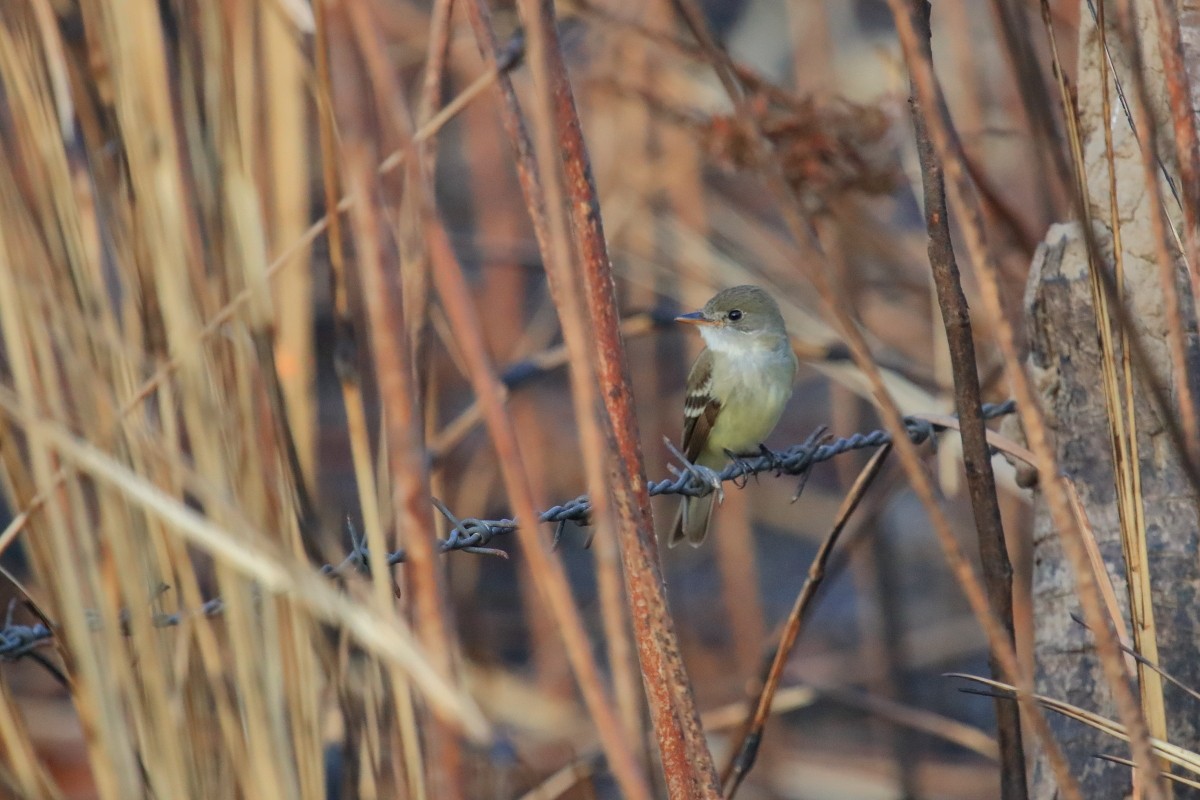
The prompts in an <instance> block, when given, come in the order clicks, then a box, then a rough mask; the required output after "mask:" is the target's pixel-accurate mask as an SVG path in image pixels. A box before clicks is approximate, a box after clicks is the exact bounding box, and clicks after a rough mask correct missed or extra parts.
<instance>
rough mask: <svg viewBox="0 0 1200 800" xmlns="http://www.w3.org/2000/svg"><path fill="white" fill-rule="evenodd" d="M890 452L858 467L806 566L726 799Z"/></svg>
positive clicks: (750, 760)
mask: <svg viewBox="0 0 1200 800" xmlns="http://www.w3.org/2000/svg"><path fill="white" fill-rule="evenodd" d="M891 451H892V448H891V445H885V446H884V447H881V448H880V449H879V450H877V451H876V452H875V455H873V456H871V460H870V461H868V462H867V464H866V466H864V467H863V468H862V471H861V472H860V473H859V474H858V478H857V479H856V480H855V481H854V485H853V486H851V487H850V491H849V492H847V493H846V497H845V498H844V499H843V500H842V505H841V507H840V508H839V509H838V513H837V516H836V517H834V521H833V527H832V528H831V529H830V531H829V535H828V536H826V537H825V540H824V541H823V542H821V546H820V548H819V549H818V550H817V554H816V556H814V557H813V561H812V564H810V565H809V567H808V577H806V578H805V579H804V585H803V586H801V587H800V593H799V594H797V595H796V602H795V603H794V604H793V605H792V611H791V613H790V614H788V619H787V623H786V624H785V626H784V629H783V635H782V636H781V637H780V640H779V645H778V647H776V648H775V657H774V658H773V659H772V661H771V667H770V669H769V670H768V672H767V678H766V680H765V681H764V682H763V685H762V688H761V690H760V691H759V693H758V702H757V703H755V706H754V712H753V714H752V715H751V716H750V718H749V719H748V720H747V722H746V725H745V727H744V729H743V730H742V733H741V736H740V737H739V738H738V741H737V743H736V745H735V746H734V747H733V748H732V750H731V752H732V753H733V760H732V761H730V763H729V765H728V766H727V767H726V768H725V769H724V770H722V776H721V782H722V784H723V785H724V787H725V794H724V796H725V798H727V800H729V799H730V798H733V796H734V795H736V794H737V790H738V787H739V786H741V785H742V781H743V780H745V778H746V775H747V774H749V772H750V770H751V768H752V767H753V766H754V761H755V759H756V758H757V757H758V749H759V746H760V745H761V744H762V737H763V728H764V727H766V724H767V718H768V717H769V716H770V713H771V703H772V701H773V699H774V697H775V691H776V690H777V689H778V688H779V682H780V681H781V680H782V679H783V668H784V666H785V665H786V664H787V661H788V658H789V657H790V656H791V654H792V648H793V647H795V645H796V641H797V639H799V638H800V630H801V626H802V625H803V623H804V618H805V612H806V611H807V610H808V607H809V605H810V604H811V603H812V599H813V597H815V596H816V593H817V589H819V588H820V587H821V583H822V582H823V581H824V579H825V568H826V565H827V564H828V563H829V556H830V555H831V554H832V553H833V548H834V546H835V545H836V544H837V540H838V537H839V536H840V535H841V533H842V531H843V530H845V528H846V523H847V522H849V521H850V515H851V514H853V513H854V510H855V509H856V508H858V504H859V503H860V502H862V499H863V497H864V496H866V493H867V489H869V488H870V487H871V484H872V482H873V481H874V480H875V477H876V476H877V475H878V474H879V471H880V469H881V468H882V467H883V463H884V461H885V460H886V459H887V457H888V454H889V453H891Z"/></svg>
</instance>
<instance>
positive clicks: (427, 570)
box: [344, 3, 463, 797]
mask: <svg viewBox="0 0 1200 800" xmlns="http://www.w3.org/2000/svg"><path fill="white" fill-rule="evenodd" d="M444 10H445V11H446V12H448V11H449V6H448V5H446V7H445V9H444ZM344 11H345V13H346V14H347V16H348V18H349V21H350V27H351V30H352V32H353V35H354V37H355V39H356V42H357V45H358V50H359V53H360V54H361V57H362V59H363V61H364V63H365V65H366V69H367V73H368V74H369V76H370V78H371V83H372V85H374V86H375V89H376V92H375V94H376V98H377V100H376V105H377V107H378V108H379V112H380V114H381V116H384V117H386V118H388V119H390V120H391V123H392V126H393V127H394V128H395V130H396V133H397V134H398V135H399V136H400V137H401V141H402V142H403V144H404V146H405V148H406V150H407V152H409V153H410V154H411V156H412V157H411V158H409V159H408V161H407V167H408V170H407V175H406V178H407V180H406V181H405V199H404V201H402V204H401V211H400V213H401V216H402V217H403V216H404V212H405V210H406V208H408V210H409V213H410V214H413V213H415V214H418V215H419V208H420V206H421V205H422V204H423V203H424V202H427V199H426V198H428V197H430V196H432V179H431V177H430V173H429V171H428V170H427V165H426V163H425V153H424V150H425V148H423V147H422V146H421V145H420V144H414V143H413V140H412V131H413V127H414V126H413V121H412V119H411V118H410V117H409V114H408V110H407V108H406V107H405V105H404V103H403V98H404V95H403V87H401V86H400V84H399V82H398V81H396V80H395V78H394V75H393V71H392V69H391V68H390V65H389V63H388V59H387V57H386V54H385V53H384V51H383V47H382V42H380V41H379V38H378V32H377V30H376V29H375V28H374V27H373V26H372V20H371V19H370V17H368V16H367V15H366V13H365V12H366V8H365V7H364V6H362V5H361V4H355V3H349V4H346V5H345V7H344ZM426 141H427V142H428V140H426ZM357 166H358V167H359V168H360V170H359V172H358V173H357V176H358V180H359V181H360V185H359V191H360V192H364V191H366V188H367V186H369V185H370V184H368V183H366V181H367V180H368V179H369V178H370V169H369V166H368V162H367V160H366V157H365V153H364V154H363V156H362V157H361V158H360V159H359V164H358V165H357ZM360 196H361V195H360ZM364 199H365V198H364ZM361 202H362V200H360V203H361ZM410 203H415V204H416V205H415V206H409V205H408V204H410ZM358 206H359V204H356V209H357V208H358ZM369 219H370V218H369V217H366V216H364V217H363V218H362V220H363V222H367V221H368V220H369ZM401 225H403V223H401ZM371 227H376V226H375V225H374V224H372V226H371ZM414 227H415V225H414ZM367 233H368V232H367V231H366V230H365V229H364V230H363V234H364V235H365V234H367ZM399 235H401V236H402V235H403V234H399ZM377 237H378V234H377V227H376V232H374V233H372V235H371V236H370V238H363V237H360V238H359V244H360V246H361V247H362V248H373V249H372V252H371V253H370V254H369V258H367V254H364V253H362V251H361V250H360V251H359V252H360V256H361V257H364V258H367V260H364V262H363V265H364V266H365V265H366V264H368V263H370V260H371V259H374V260H375V261H376V266H377V261H378V257H379V241H378V238H377ZM397 244H398V246H399V247H398V249H399V251H400V253H401V256H400V258H401V262H400V264H399V265H398V266H399V269H398V270H397V272H398V273H399V274H398V275H397V276H396V278H397V279H396V280H388V279H385V277H384V276H383V275H382V274H381V275H380V276H378V279H377V280H376V281H374V282H373V284H372V286H371V287H370V288H368V286H367V284H366V277H365V272H361V274H362V276H363V278H362V279H363V281H364V283H363V299H364V301H365V302H366V304H367V307H368V309H370V308H371V307H372V305H373V304H376V303H378V304H379V306H378V308H379V311H378V313H380V314H382V315H383V316H384V317H389V318H390V319H388V320H386V323H385V324H384V325H382V326H380V325H378V324H376V323H374V322H373V324H372V329H373V330H372V336H371V342H372V348H371V349H372V354H373V356H374V358H375V363H376V369H375V374H376V381H377V383H378V385H379V391H380V395H381V398H382V399H383V403H384V421H385V422H384V424H385V426H386V429H387V434H386V438H387V447H386V448H385V449H386V451H387V454H388V459H389V462H390V464H389V466H390V472H391V475H392V480H393V481H394V482H396V483H395V484H394V486H395V488H394V489H393V493H392V503H391V505H392V507H393V513H396V514H397V515H398V516H397V531H398V533H400V538H402V540H403V541H404V542H405V543H407V545H408V548H407V549H408V552H409V556H410V559H409V560H410V562H411V566H409V567H407V568H406V570H405V576H406V578H407V579H408V580H407V585H408V586H411V587H412V598H413V603H414V611H415V614H416V620H417V629H418V631H419V632H421V635H422V639H423V641H424V642H425V644H426V647H427V648H428V649H429V650H430V653H431V655H432V657H433V659H434V663H435V665H436V666H437V668H438V669H440V670H442V671H443V672H444V673H445V674H447V675H452V674H453V673H454V650H455V646H454V643H453V638H452V637H453V634H452V626H451V625H450V623H449V622H448V621H447V604H446V596H445V587H444V580H443V577H442V574H441V571H442V563H441V559H440V558H439V555H438V553H437V550H436V549H435V546H434V540H433V537H434V536H435V535H436V527H435V525H434V522H433V515H432V509H431V508H430V505H429V480H428V473H427V470H426V467H425V461H426V451H425V443H424V440H423V436H422V435H421V431H422V429H423V424H422V420H421V415H420V413H419V410H418V407H419V403H418V396H419V389H418V385H417V384H416V383H415V382H414V378H415V375H416V374H417V373H416V370H415V369H414V365H413V362H414V354H415V349H414V348H415V342H414V341H412V340H410V332H411V334H412V335H414V336H415V335H416V334H417V332H419V331H420V330H421V329H422V328H423V326H422V325H421V324H420V323H421V320H420V319H416V320H409V319H406V318H405V317H406V315H408V314H414V315H417V316H424V315H425V314H424V312H425V310H426V307H427V303H426V302H425V300H424V297H423V296H424V295H425V292H426V285H427V283H428V279H427V277H426V273H427V269H426V266H425V262H426V259H425V258H423V257H421V258H405V253H406V251H407V250H408V248H406V247H405V246H404V244H403V242H397ZM397 288H398V289H399V293H400V295H401V296H400V298H399V302H398V303H391V302H388V301H386V300H385V299H384V298H385V296H386V295H387V293H389V292H393V291H397ZM411 295H417V296H416V297H415V298H413V297H411ZM385 308H386V310H385ZM389 331H390V332H389ZM389 361H390V362H391V363H390V364H389V363H388V362H389ZM397 403H398V404H400V405H399V406H397V405H395V404H397ZM396 446H404V447H405V448H406V451H405V455H404V456H403V460H399V459H400V458H401V456H400V454H398V453H397V452H396V451H395V449H394V448H395V447H396ZM408 476H421V478H420V481H419V483H417V484H409V485H407V488H406V489H404V490H403V496H402V493H401V492H400V491H396V490H398V489H400V488H401V485H402V484H404V483H407V482H408V481H409V477H408ZM382 557H383V554H380V558H382ZM430 733H431V736H430V737H429V738H430V750H431V752H430V755H429V759H430V762H431V763H433V764H436V765H437V769H436V770H434V771H431V773H430V775H429V780H430V782H431V787H430V788H431V790H432V792H433V794H434V796H438V797H441V796H447V797H457V796H462V793H463V786H462V775H461V774H460V772H461V767H462V753H461V750H460V748H459V747H458V743H457V742H456V741H455V739H454V737H453V735H452V734H450V733H449V732H448V731H431V732H430Z"/></svg>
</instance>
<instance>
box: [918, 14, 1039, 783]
mask: <svg viewBox="0 0 1200 800" xmlns="http://www.w3.org/2000/svg"><path fill="white" fill-rule="evenodd" d="M914 22H915V24H916V25H917V26H918V29H917V38H918V40H919V42H920V47H921V51H922V54H923V55H924V57H926V58H932V51H931V47H930V42H931V32H930V28H929V6H928V5H923V6H922V7H921V8H920V10H919V11H918V12H917V13H916V14H915V15H914ZM909 103H910V107H911V110H912V120H913V130H914V132H915V134H916V142H917V155H918V156H919V158H920V161H921V183H922V186H923V189H924V195H925V225H926V228H927V229H928V231H929V266H930V268H931V269H932V270H933V280H934V286H935V287H936V288H937V297H938V306H939V307H940V308H941V311H942V323H943V325H945V328H946V341H947V343H948V344H949V346H950V367H951V370H952V371H953V373H954V404H955V408H956V410H957V411H958V418H959V424H960V427H959V430H960V432H961V435H962V450H963V466H964V468H965V469H966V473H967V489H968V491H969V492H970V495H971V509H972V511H973V512H974V514H975V533H976V535H977V536H978V538H979V557H980V562H981V565H982V568H983V581H984V585H985V586H986V588H987V594H988V602H989V604H990V605H991V607H992V612H993V613H994V614H995V615H996V617H997V619H999V620H1000V624H1001V625H1003V626H1004V630H1005V633H1006V635H1007V637H1008V641H1009V642H1010V643H1011V644H1012V645H1013V648H1014V649H1015V648H1016V637H1015V635H1014V631H1013V613H1012V564H1010V563H1009V560H1008V550H1007V549H1006V547H1005V543H1004V526H1003V525H1002V523H1001V520H1000V503H999V501H998V499H997V497H996V476H995V475H994V474H993V473H992V460H991V456H990V453H989V449H988V445H987V439H986V438H985V437H986V435H987V431H986V428H985V427H984V424H983V411H982V402H983V401H982V399H981V396H980V389H979V371H978V369H977V367H976V361H975V341H974V338H973V335H972V330H971V311H970V309H969V308H968V306H967V297H966V295H965V294H964V293H963V288H962V279H961V276H960V275H959V272H958V263H957V262H956V261H955V258H954V245H953V243H952V241H951V239H950V220H949V217H948V215H947V209H946V185H945V180H944V178H943V176H942V167H941V164H940V163H939V162H938V158H937V153H935V152H934V149H933V143H932V142H931V141H930V139H929V129H928V126H927V124H926V122H925V113H924V112H923V110H922V108H921V101H920V100H918V99H917V97H916V93H915V90H914V93H913V96H912V97H911V98H910V100H909ZM988 666H989V667H990V669H991V672H992V676H993V677H995V678H997V679H999V676H1000V675H1001V674H1002V667H1001V665H1000V664H999V663H998V661H997V660H996V655H995V654H994V653H991V654H989V659H988ZM996 730H997V738H998V739H999V744H1000V797H1001V798H1002V799H1003V800H1023V798H1026V797H1028V796H1029V789H1028V785H1027V783H1026V777H1025V752H1024V747H1023V745H1022V742H1021V716H1020V709H1019V707H1018V706H1017V705H1016V704H1015V703H1012V702H1010V701H1009V700H1008V699H1006V698H996Z"/></svg>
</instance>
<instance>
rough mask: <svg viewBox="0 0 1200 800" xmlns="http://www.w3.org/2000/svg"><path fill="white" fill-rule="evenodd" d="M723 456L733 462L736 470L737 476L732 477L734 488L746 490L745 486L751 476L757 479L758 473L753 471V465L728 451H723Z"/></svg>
mask: <svg viewBox="0 0 1200 800" xmlns="http://www.w3.org/2000/svg"><path fill="white" fill-rule="evenodd" d="M725 455H727V456H729V460H730V461H732V462H733V465H734V467H736V468H737V470H738V474H736V475H734V477H733V485H734V486H736V487H737V488H739V489H744V488H746V484H747V483H749V482H750V476H751V475H753V476H755V477H756V478H757V477H758V473H757V472H756V471H755V469H754V465H753V464H751V463H750V462H749V461H747V460H746V458H745V456H740V455H738V454H737V453H735V452H733V451H732V450H729V449H726V450H725Z"/></svg>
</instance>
